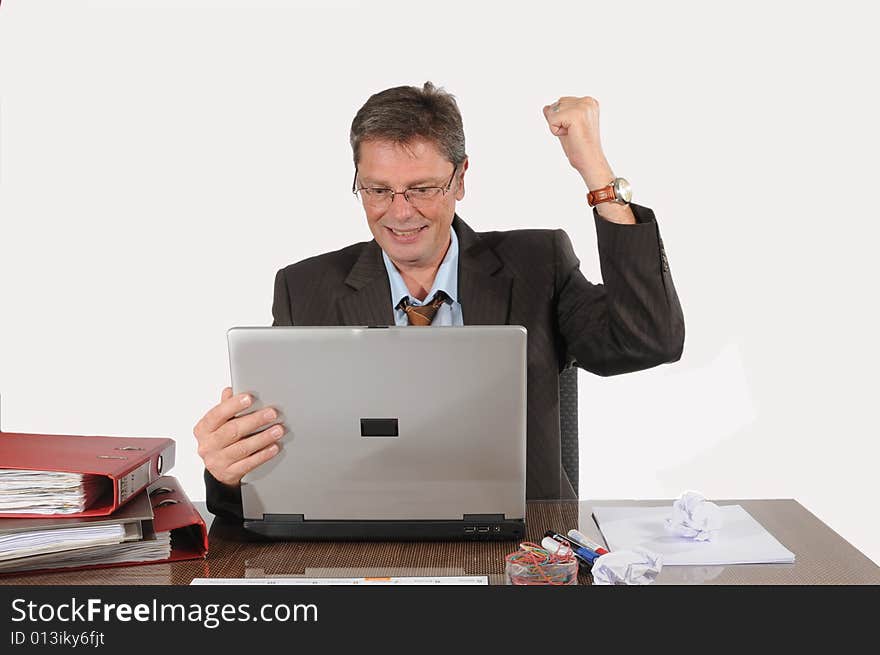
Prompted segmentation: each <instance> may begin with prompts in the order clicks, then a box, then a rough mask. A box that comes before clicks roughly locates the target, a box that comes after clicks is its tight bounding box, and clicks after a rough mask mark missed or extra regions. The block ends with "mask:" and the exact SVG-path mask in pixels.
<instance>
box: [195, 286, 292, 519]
mask: <svg viewBox="0 0 880 655" xmlns="http://www.w3.org/2000/svg"><path fill="white" fill-rule="evenodd" d="M272 319H273V320H272V325H293V318H292V316H291V309H290V295H289V293H288V290H287V280H286V278H285V277H284V269H281V270H280V271H278V274H277V275H276V276H275V297H274V299H273V301H272ZM205 502H206V504H207V506H208V511H209V512H211V513H212V514H216V515H218V516H226V517H228V518H234V519H241V518H242V516H243V512H242V507H241V488H240V487H227V486H226V485H224V484H222V483H220V482H218V481H217V479H216V478H215V477H214V476H213V475H211V474H210V473H209V472H208V470H207V469H205Z"/></svg>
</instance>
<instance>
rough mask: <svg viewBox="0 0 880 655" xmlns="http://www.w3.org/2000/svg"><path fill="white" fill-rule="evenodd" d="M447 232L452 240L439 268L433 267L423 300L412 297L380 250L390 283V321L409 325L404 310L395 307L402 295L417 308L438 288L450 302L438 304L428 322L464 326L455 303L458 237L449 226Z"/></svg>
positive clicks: (456, 295)
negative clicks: (434, 269)
mask: <svg viewBox="0 0 880 655" xmlns="http://www.w3.org/2000/svg"><path fill="white" fill-rule="evenodd" d="M449 231H450V233H451V238H452V242H451V243H450V244H449V250H447V251H446V256H445V257H444V258H443V261H442V262H441V263H440V268H439V269H437V276H436V277H435V278H434V286H433V287H431V290H430V291H429V292H428V295H427V296H425V300H424V301H422V300H419V299H418V298H413V297H412V295H411V294H410V292H409V289H407V288H406V283H405V282H404V281H403V278H402V277H401V275H400V272H399V271H398V270H397V268H396V267H395V266H394V264H393V263H392V262H391V260H390V259H388V255H386V254H385V251H384V250H383V251H382V260H383V261H384V262H385V270H386V271H387V272H388V281H389V282H390V283H391V307H392V308H393V309H394V323H395V324H396V325H400V326H404V325H409V321H407V320H406V312H405V311H403V310H402V309H397V306H398V305H399V304H400V301H401V300H403V298H405V297H408V298H409V303H410V304H411V305H415V306H416V307H418V306H421V305H424V304H426V303H429V302H431V300H432V299H433V298H434V294H436V293H437V292H438V291H443V292H444V293H445V294H446V295H447V296H449V298H450V299H451V302H445V303H443V304H442V305H441V306H440V309H438V310H437V314H436V315H435V316H434V321H433V322H432V323H431V325H432V326H434V325H441V326H442V325H454V326H460V325H464V320H463V319H462V316H461V303H459V302H458V236H456V234H455V230H453V229H452V228H449Z"/></svg>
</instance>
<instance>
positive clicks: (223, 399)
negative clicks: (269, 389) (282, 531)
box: [193, 387, 284, 487]
mask: <svg viewBox="0 0 880 655" xmlns="http://www.w3.org/2000/svg"><path fill="white" fill-rule="evenodd" d="M252 403H253V398H252V397H251V396H250V395H248V394H238V395H233V393H232V387H226V388H225V389H223V393H222V394H221V395H220V403H219V404H218V405H215V406H214V407H212V408H211V409H210V410H208V412H207V413H206V414H205V415H204V416H203V417H202V418H201V419H199V422H198V423H196V426H195V428H193V434H194V435H195V437H196V441H198V443H199V457H201V458H202V460H204V462H205V468H206V469H208V471H209V472H210V473H211V475H213V476H214V478H216V479H217V480H218V481H219V482H222V483H223V484H225V485H229V486H232V487H237V486H238V485H239V484H240V482H241V479H242V478H243V477H244V476H245V474H246V473H249V472H250V471H252V470H254V469H255V468H257V467H258V466H259V465H260V464H263V463H264V462H267V461H269V460H270V459H272V458H273V457H275V455H277V454H278V451H279V447H278V444H277V443H276V442H277V441H278V440H279V439H280V438H281V437H282V436H284V426H282V425H271V424H272V422H273V421H275V420H276V419H277V418H278V412H277V411H276V410H275V409H274V408H272V407H265V408H263V409H261V410H260V411H259V412H253V413H251V414H246V415H244V416H240V417H237V418H236V414H238V413H239V412H242V411H244V410H246V409H247V408H248V407H250V406H251V404H252ZM270 425H271V427H267V426H270ZM261 428H263V429H262V430H261ZM258 430H259V432H257V431H258ZM248 435H250V436H248Z"/></svg>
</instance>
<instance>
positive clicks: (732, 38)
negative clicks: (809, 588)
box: [0, 0, 880, 562]
mask: <svg viewBox="0 0 880 655" xmlns="http://www.w3.org/2000/svg"><path fill="white" fill-rule="evenodd" d="M866 6H869V5H868V4H867V3H856V2H852V3H849V2H834V3H826V4H825V5H824V6H821V7H816V6H814V5H813V4H812V3H809V4H808V3H794V2H792V3H775V4H770V3H765V2H762V3H743V2H738V3H735V4H731V5H730V6H728V7H718V6H716V4H715V3H697V2H694V3H678V4H676V3H643V4H631V3H626V2H615V3H607V2H595V3H586V2H577V3H564V2H552V3H530V4H528V5H521V6H517V5H512V4H511V3H509V2H505V3H497V4H494V3H478V2H472V3H459V2H431V3H424V4H416V3H412V2H408V3H404V2H401V3H380V2H370V3H358V2H335V3H334V2H320V3H319V2H317V1H315V2H312V3H292V2H287V3H285V2H280V1H278V2H266V1H263V2H245V1H244V0H241V1H239V2H233V1H231V0H227V1H225V2H220V1H217V0H214V1H211V2H209V1H208V0H204V1H201V2H195V1H192V0H190V1H188V2H183V1H174V2H172V1H170V0H166V1H164V2H157V1H154V0H152V1H147V0H143V1H141V2H131V1H129V2H122V1H113V2H110V1H109V0H108V1H106V2H83V1H74V0H64V1H63V2H62V1H57V2H46V1H38V0H29V1H27V2H24V1H23V0H17V1H16V0H6V1H5V2H3V3H2V7H0V221H2V231H0V302H2V304H0V313H2V317H0V331H2V338H0V394H2V400H3V407H2V411H3V413H2V427H3V429H4V430H7V431H21V432H28V431H30V432H57V433H72V434H124V435H139V436H151V435H161V436H171V437H174V438H175V439H176V440H177V444H178V464H177V466H176V468H175V469H174V471H173V474H174V475H176V476H177V477H178V478H179V479H180V480H181V481H182V482H183V484H184V485H185V487H186V488H187V490H188V491H189V493H190V495H191V496H192V497H193V498H194V499H201V498H203V497H204V488H203V486H202V482H201V465H200V464H201V463H200V460H199V459H198V457H197V455H196V452H195V445H194V440H193V437H192V427H193V425H194V424H195V422H196V420H197V419H198V418H199V417H200V416H201V414H202V413H203V412H204V411H205V410H207V409H208V408H209V407H210V406H212V405H213V404H214V403H215V402H216V400H217V398H218V396H219V393H220V390H221V388H222V387H223V386H224V385H225V384H227V381H228V369H227V353H226V341H225V332H226V329H227V328H229V327H231V326H233V325H265V324H269V323H270V322H271V312H270V306H271V299H272V282H273V277H274V274H275V271H276V270H277V269H279V268H281V267H282V266H285V265H286V264H288V263H290V262H294V261H297V260H299V259H302V258H304V257H307V256H311V255H313V254H317V253H320V252H324V251H327V250H332V249H336V248H339V247H342V246H345V245H347V244H349V243H351V242H354V241H361V240H365V239H369V238H370V235H369V232H368V230H367V227H366V223H365V220H364V218H363V214H362V210H361V208H360V206H359V204H358V203H357V202H356V201H355V200H354V199H353V197H352V196H351V194H350V193H349V188H350V184H351V176H352V164H351V153H350V149H349V146H348V128H349V126H350V123H351V119H352V117H353V116H354V113H355V112H356V111H357V109H358V108H359V107H360V106H361V104H363V102H364V101H365V100H366V99H367V97H368V96H369V95H370V94H371V93H373V92H375V91H378V90H381V89H384V88H387V87H389V86H397V85H400V84H421V83H422V82H424V81H425V80H428V79H430V80H432V81H434V82H435V83H436V84H438V85H442V86H444V87H446V88H447V89H448V90H450V91H451V92H452V93H454V94H455V95H456V96H457V97H458V99H459V104H460V108H461V111H462V114H463V116H464V124H465V131H466V134H467V151H468V154H469V155H470V169H469V171H468V173H467V176H466V178H465V180H466V189H467V195H466V197H465V199H464V200H463V201H462V202H461V203H460V204H459V206H458V211H459V213H460V214H461V215H462V216H463V217H464V218H465V220H467V221H468V222H469V223H470V224H471V225H472V226H473V227H474V228H475V229H477V230H489V229H504V228H517V227H548V228H550V227H554V228H555V227H563V228H565V229H566V230H567V231H568V233H569V234H570V235H571V237H572V241H573V242H574V245H575V249H576V250H577V252H578V253H579V255H580V257H581V259H582V269H583V271H584V272H585V274H586V275H587V276H588V277H590V278H591V279H594V280H598V279H600V275H599V271H598V257H597V254H596V243H595V229H594V226H593V222H592V218H591V216H590V212H589V211H588V208H587V207H586V205H585V200H584V192H585V189H584V188H583V183H582V181H581V180H580V178H579V177H578V176H577V174H576V173H575V172H574V171H573V169H571V168H570V167H569V165H568V163H567V161H566V160H565V158H564V155H563V153H562V149H561V148H560V146H559V144H558V143H557V139H556V138H555V137H553V136H552V135H551V134H550V133H549V131H548V129H547V126H546V124H545V122H544V118H543V116H542V113H541V108H542V106H543V105H545V104H547V103H549V102H552V101H553V100H555V99H556V98H557V97H558V96H560V95H592V96H594V97H596V98H597V99H598V100H599V102H600V104H601V108H602V136H603V142H604V146H605V150H606V153H607V155H608V158H609V160H610V162H611V164H612V166H613V167H614V169H615V172H617V173H618V174H621V175H624V176H626V177H627V178H629V180H630V181H631V182H632V184H633V187H634V190H635V197H634V200H635V201H636V202H639V203H640V204H645V205H648V206H650V207H652V208H654V209H655V211H656V212H657V216H658V219H659V221H660V226H661V230H662V233H663V237H664V241H665V243H666V249H667V253H668V256H669V261H670V264H671V266H672V271H673V275H674V279H675V282H676V287H677V288H678V291H679V295H680V297H681V300H682V305H683V307H684V312H685V318H686V324H687V341H686V345H685V352H684V356H683V358H682V361H681V362H680V363H678V364H676V365H673V366H663V367H660V368H658V369H655V370H652V371H647V372H644V373H638V374H633V375H627V376H623V377H619V378H608V379H601V378H597V377H594V376H591V375H589V374H587V373H581V377H580V389H581V398H580V400H581V416H580V426H581V433H582V441H581V443H582V454H581V465H582V472H581V496H582V497H584V498H658V497H659V498H668V497H674V496H676V495H678V494H679V493H680V492H681V491H683V490H684V489H687V488H695V489H699V490H701V491H703V492H704V493H705V494H707V495H708V496H709V497H711V498H717V499H721V498H796V499H797V500H798V501H800V502H801V503H802V504H803V505H805V506H806V507H807V508H808V509H809V510H811V511H812V512H814V513H815V514H816V515H818V516H819V517H820V518H821V519H822V520H823V521H825V522H826V523H827V524H828V525H830V526H831V527H832V528H833V529H835V530H836V531H838V532H839V533H840V534H841V535H843V536H844V537H845V538H846V539H848V540H849V541H850V542H851V543H853V544H854V545H855V546H856V547H858V548H859V549H861V550H862V551H863V552H864V553H866V554H867V555H868V556H869V557H871V558H872V559H873V560H874V561H877V562H880V528H878V524H877V520H878V511H877V506H878V501H880V494H878V480H877V461H878V456H880V448H878V440H877V437H878V425H877V419H876V409H877V400H876V398H877V390H878V385H877V381H876V379H875V374H876V370H877V363H878V345H877V344H878V339H877V333H878V320H877V319H878V310H877V289H876V279H877V275H876V274H877V266H876V263H875V262H876V254H877V237H878V227H877V223H878V216H877V211H876V209H875V207H876V200H875V199H874V198H873V194H872V190H873V189H874V188H875V186H876V185H875V180H876V176H877V172H878V167H877V165H876V157H877V153H878V152H880V148H878V146H880V144H878V128H877V116H878V115H880V106H878V99H877V82H876V68H875V67H874V66H873V65H870V64H869V62H871V61H873V62H876V61H878V55H880V52H878V48H877V46H876V45H872V44H876V39H875V36H876V34H874V32H875V31H876V30H875V25H876V23H875V21H874V20H873V19H872V17H871V16H869V15H867V13H865V12H867V10H865V9H863V7H866Z"/></svg>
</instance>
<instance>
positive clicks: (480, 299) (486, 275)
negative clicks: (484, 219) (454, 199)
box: [452, 216, 513, 325]
mask: <svg viewBox="0 0 880 655" xmlns="http://www.w3.org/2000/svg"><path fill="white" fill-rule="evenodd" d="M452 227H453V229H454V230H455V233H456V234H457V235H458V244H459V255H458V257H459V262H458V296H459V302H460V303H461V313H462V317H463V318H464V324H465V325H506V324H507V322H508V318H509V316H510V290H511V285H512V283H513V280H512V279H511V278H510V277H507V276H505V275H503V274H501V273H499V271H500V269H501V268H502V267H503V263H502V262H501V260H500V259H498V256H497V255H496V254H495V253H494V252H493V251H492V250H491V249H490V248H489V247H488V246H486V244H485V243H484V242H483V241H482V240H481V239H480V237H479V235H477V233H476V232H474V231H473V230H472V229H471V228H470V227H469V226H468V225H467V223H465V222H464V221H463V220H461V218H459V217H458V216H456V217H455V219H454V220H453V222H452Z"/></svg>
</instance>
